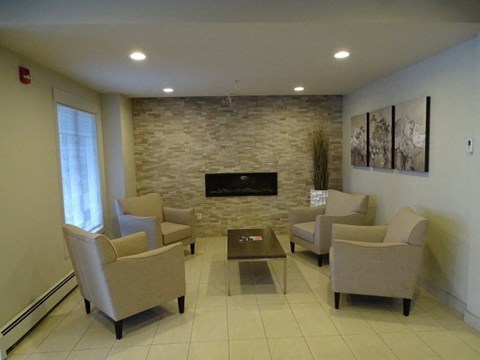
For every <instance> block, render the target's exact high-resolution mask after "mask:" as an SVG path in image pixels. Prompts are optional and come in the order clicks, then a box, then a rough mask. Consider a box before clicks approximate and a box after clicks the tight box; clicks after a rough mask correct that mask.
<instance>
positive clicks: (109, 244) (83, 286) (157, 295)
mask: <svg viewBox="0 0 480 360" xmlns="http://www.w3.org/2000/svg"><path fill="white" fill-rule="evenodd" d="M63 234H64V237H65V241H66V242H67V246H68V251H69V253H70V259H71V261H72V265H73V269H74V271H75V276H76V278H77V282H78V287H79V289H80V293H81V294H82V297H83V298H84V301H85V310H86V312H87V314H88V313H90V303H92V304H93V305H94V306H97V307H98V308H99V309H100V310H101V311H102V312H104V313H105V314H106V315H108V316H109V317H110V318H111V319H112V320H113V321H114V322H115V334H116V337H117V339H121V338H122V329H123V320H124V319H125V318H127V317H129V316H132V315H134V314H137V313H139V312H142V311H144V310H147V309H150V308H152V307H155V306H158V305H161V304H164V303H166V302H168V301H170V300H173V299H178V310H179V311H180V313H183V311H184V306H185V257H184V254H183V248H182V246H181V245H180V244H178V243H177V244H173V245H170V246H165V247H162V248H160V249H156V250H151V251H147V237H146V235H145V233H136V234H132V235H129V236H126V237H123V238H119V239H115V240H109V239H108V238H107V237H105V236H104V235H101V234H94V233H89V232H86V231H83V230H82V229H80V228H78V227H76V226H73V225H68V224H67V225H64V226H63Z"/></svg>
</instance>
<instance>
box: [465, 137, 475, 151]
mask: <svg viewBox="0 0 480 360" xmlns="http://www.w3.org/2000/svg"><path fill="white" fill-rule="evenodd" d="M465 150H466V151H467V152H468V153H473V138H468V139H467V143H466V147H465Z"/></svg>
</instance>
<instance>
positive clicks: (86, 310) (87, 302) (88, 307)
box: [83, 299, 90, 314]
mask: <svg viewBox="0 0 480 360" xmlns="http://www.w3.org/2000/svg"><path fill="white" fill-rule="evenodd" d="M83 302H84V303H85V312H86V313H87V314H90V301H88V300H87V299H83Z"/></svg>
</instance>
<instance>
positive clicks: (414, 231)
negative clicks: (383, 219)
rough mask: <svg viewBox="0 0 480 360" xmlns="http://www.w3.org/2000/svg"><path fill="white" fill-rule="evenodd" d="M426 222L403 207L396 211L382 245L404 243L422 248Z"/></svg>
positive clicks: (426, 226)
mask: <svg viewBox="0 0 480 360" xmlns="http://www.w3.org/2000/svg"><path fill="white" fill-rule="evenodd" d="M427 229H428V220H427V219H425V218H423V217H422V216H419V215H417V214H416V213H415V212H414V211H413V210H412V209H411V208H409V207H407V206H405V207H403V208H401V209H400V210H398V211H397V213H396V214H395V216H394V217H393V219H392V221H391V223H390V225H389V226H388V230H387V233H386V234H385V238H384V240H383V242H384V243H406V244H410V245H414V246H420V247H423V245H424V243H425V238H426V236H425V233H426V231H427Z"/></svg>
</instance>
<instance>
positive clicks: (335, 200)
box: [325, 190, 368, 216]
mask: <svg viewBox="0 0 480 360" xmlns="http://www.w3.org/2000/svg"><path fill="white" fill-rule="evenodd" d="M367 210H368V195H363V194H348V193H344V192H341V191H337V190H328V197H327V203H326V206H325V215H334V216H335V215H350V214H355V213H360V214H366V213H367Z"/></svg>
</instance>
